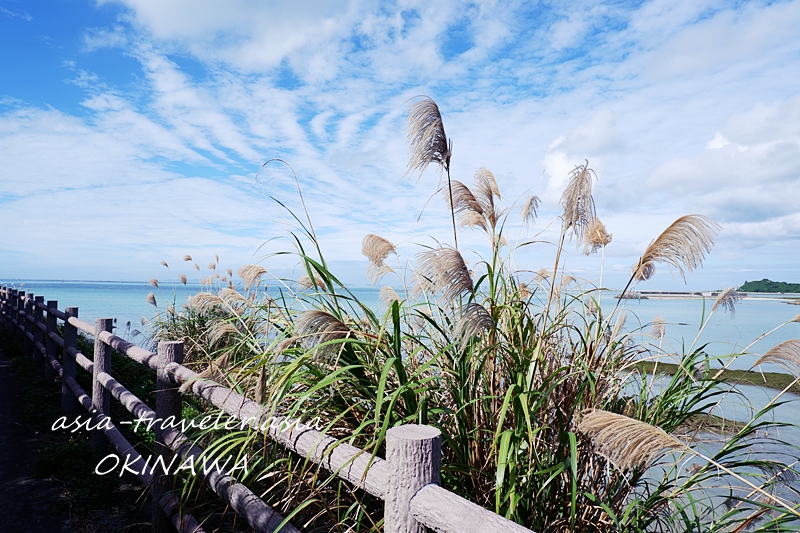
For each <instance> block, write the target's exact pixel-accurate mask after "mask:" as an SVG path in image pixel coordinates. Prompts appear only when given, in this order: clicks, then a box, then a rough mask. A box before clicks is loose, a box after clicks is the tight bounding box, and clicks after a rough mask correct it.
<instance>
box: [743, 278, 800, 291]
mask: <svg viewBox="0 0 800 533" xmlns="http://www.w3.org/2000/svg"><path fill="white" fill-rule="evenodd" d="M739 290H740V291H742V292H784V293H787V292H788V293H800V283H786V282H785V281H771V280H768V279H766V278H764V279H762V280H761V281H745V282H744V285H742V286H741V287H739Z"/></svg>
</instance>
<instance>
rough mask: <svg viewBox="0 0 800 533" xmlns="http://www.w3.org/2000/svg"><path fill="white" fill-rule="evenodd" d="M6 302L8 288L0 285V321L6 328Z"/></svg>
mask: <svg viewBox="0 0 800 533" xmlns="http://www.w3.org/2000/svg"><path fill="white" fill-rule="evenodd" d="M7 301H8V287H6V286H5V285H0V320H2V322H3V327H6V328H7V327H8V316H7V315H6V302H7Z"/></svg>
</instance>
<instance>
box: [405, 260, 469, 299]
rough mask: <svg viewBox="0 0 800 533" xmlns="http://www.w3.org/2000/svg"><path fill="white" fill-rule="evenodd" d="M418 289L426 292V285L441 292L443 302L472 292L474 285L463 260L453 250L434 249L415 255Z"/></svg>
mask: <svg viewBox="0 0 800 533" xmlns="http://www.w3.org/2000/svg"><path fill="white" fill-rule="evenodd" d="M417 259H418V260H419V263H418V272H417V274H418V276H422V279H418V288H419V289H421V290H428V287H427V286H426V285H427V283H431V284H432V285H433V290H435V291H442V293H443V297H444V299H445V301H448V302H452V301H455V300H456V299H457V298H458V297H459V296H461V295H462V294H464V293H469V292H472V290H473V289H474V284H473V281H472V276H470V273H469V269H468V268H467V265H466V263H464V258H463V257H462V256H461V254H460V253H459V251H458V250H455V249H453V248H445V247H441V248H434V249H432V250H427V251H424V252H420V253H418V254H417Z"/></svg>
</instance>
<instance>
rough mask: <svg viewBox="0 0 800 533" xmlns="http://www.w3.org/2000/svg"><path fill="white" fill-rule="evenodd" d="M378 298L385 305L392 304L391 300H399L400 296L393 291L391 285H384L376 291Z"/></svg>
mask: <svg viewBox="0 0 800 533" xmlns="http://www.w3.org/2000/svg"><path fill="white" fill-rule="evenodd" d="M378 298H379V299H380V301H381V302H382V303H383V305H385V306H387V307H389V306H390V305H392V302H399V301H400V296H398V294H397V291H395V290H394V288H393V287H392V286H391V285H384V286H383V287H381V291H380V293H378Z"/></svg>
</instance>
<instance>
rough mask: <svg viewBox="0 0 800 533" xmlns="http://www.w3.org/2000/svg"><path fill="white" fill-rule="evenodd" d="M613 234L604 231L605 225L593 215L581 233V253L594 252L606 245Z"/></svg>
mask: <svg viewBox="0 0 800 533" xmlns="http://www.w3.org/2000/svg"><path fill="white" fill-rule="evenodd" d="M613 237H614V236H613V235H611V234H610V233H609V232H608V231H606V227H605V225H604V224H603V223H602V222H600V219H599V218H597V217H595V219H594V222H593V223H592V224H591V225H590V226H589V227H588V228H587V229H586V231H585V232H584V234H583V244H584V247H583V255H589V254H593V253H595V252H596V251H597V250H599V249H600V248H603V247H604V246H607V245H608V244H609V243H610V242H611V239H612V238H613Z"/></svg>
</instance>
